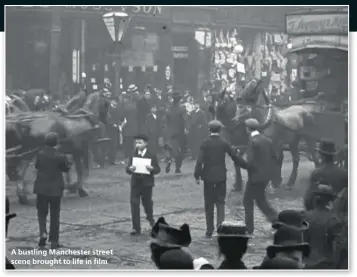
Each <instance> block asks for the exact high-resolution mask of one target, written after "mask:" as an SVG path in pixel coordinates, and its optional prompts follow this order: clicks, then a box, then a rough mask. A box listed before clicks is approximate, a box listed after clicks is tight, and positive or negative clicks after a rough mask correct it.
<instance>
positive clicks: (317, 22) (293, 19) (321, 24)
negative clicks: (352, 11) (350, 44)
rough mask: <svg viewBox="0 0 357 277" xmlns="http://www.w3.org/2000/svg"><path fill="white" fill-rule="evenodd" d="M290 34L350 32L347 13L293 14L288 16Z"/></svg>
mask: <svg viewBox="0 0 357 277" xmlns="http://www.w3.org/2000/svg"><path fill="white" fill-rule="evenodd" d="M286 32H287V34H288V35H308V34H325V35H326V34H331V35H338V34H339V35H346V36H347V34H348V14H347V13H325V14H291V15H287V16H286Z"/></svg>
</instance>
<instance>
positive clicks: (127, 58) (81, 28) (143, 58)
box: [6, 6, 293, 99]
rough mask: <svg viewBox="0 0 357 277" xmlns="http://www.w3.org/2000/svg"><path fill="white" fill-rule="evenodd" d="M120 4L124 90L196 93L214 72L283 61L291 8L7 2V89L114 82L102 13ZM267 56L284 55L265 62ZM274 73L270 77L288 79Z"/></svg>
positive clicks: (248, 70) (59, 90) (260, 72)
mask: <svg viewBox="0 0 357 277" xmlns="http://www.w3.org/2000/svg"><path fill="white" fill-rule="evenodd" d="M118 8H119V9H120V10H122V11H125V12H126V13H128V14H129V16H130V18H131V19H130V23H129V26H128V29H127V31H126V33H125V35H124V37H123V43H122V46H121V49H120V53H121V54H120V56H121V70H120V79H121V80H120V82H121V83H122V86H123V88H124V89H125V88H126V87H127V86H128V85H130V84H136V85H137V86H138V87H139V88H140V89H141V90H142V89H143V88H144V86H145V85H146V84H152V85H153V86H154V87H160V88H162V89H163V90H164V91H165V89H166V88H167V86H169V85H173V87H174V88H177V89H180V90H190V91H192V92H193V93H194V94H195V93H197V91H199V89H200V87H201V86H202V84H203V83H204V82H205V81H206V80H209V79H211V78H212V77H213V76H219V78H226V79H229V78H228V77H226V76H225V75H228V76H229V75H230V74H232V72H238V73H240V74H241V75H239V76H240V78H241V79H244V78H251V77H262V76H263V77H264V75H265V73H264V72H268V71H269V70H268V69H264V66H265V67H270V68H271V67H274V66H275V67H277V68H279V67H280V68H284V62H283V60H284V59H283V58H282V57H281V56H279V53H280V50H279V49H280V48H281V46H282V45H283V44H284V43H285V38H284V36H283V35H282V33H283V32H284V29H285V14H286V13H288V12H289V11H291V9H293V8H291V7H274V9H271V10H270V11H269V12H267V11H266V9H267V8H266V7H219V8H217V7H199V6H197V7H189V6H187V7H173V6H61V7H53V6H40V7H39V6H33V7H7V8H6V74H7V88H8V89H18V88H23V89H28V88H35V87H36V88H44V89H45V90H47V91H49V92H50V93H51V94H52V95H53V96H54V97H56V98H59V99H62V98H63V97H64V95H67V94H72V93H75V92H76V91H77V90H78V87H79V86H80V84H82V83H83V82H86V83H87V87H90V88H93V86H102V85H103V84H104V83H107V82H110V83H114V66H115V59H114V58H113V55H112V54H113V53H112V52H113V48H112V45H113V42H112V39H111V37H110V35H109V32H108V31H107V29H106V27H105V24H104V22H103V20H102V15H103V14H104V13H106V12H110V11H117V10H118ZM232 38H235V39H236V40H239V41H241V42H242V44H243V48H244V51H243V52H242V53H239V55H238V57H237V55H236V56H234V52H232V51H233V50H232V47H231V48H230V47H228V46H229V44H230V41H231V39H232ZM269 45H270V46H269ZM279 47H280V48H279ZM267 56H269V57H271V56H274V57H277V58H275V59H272V60H278V61H279V62H270V64H269V63H268V64H266V65H265V63H267V62H266V61H267V60H268V59H267ZM232 59H233V60H237V59H239V63H238V62H236V63H234V62H232ZM274 63H275V64H274ZM277 63H278V65H276V64H277ZM238 64H239V65H238ZM242 64H243V65H244V66H242ZM281 64H283V65H281ZM232 70H233V71H232ZM270 71H271V70H270ZM270 71H269V72H270ZM281 71H283V70H282V69H281ZM83 72H84V73H86V78H85V79H84V77H83V75H82V73H83ZM267 74H268V73H267ZM275 75H276V76H275V77H274V76H269V78H275V79H279V80H280V79H281V78H283V77H281V76H280V75H279V77H277V75H278V73H277V74H275Z"/></svg>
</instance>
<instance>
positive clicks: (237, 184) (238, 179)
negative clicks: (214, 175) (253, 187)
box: [233, 165, 243, 192]
mask: <svg viewBox="0 0 357 277" xmlns="http://www.w3.org/2000/svg"><path fill="white" fill-rule="evenodd" d="M234 170H235V173H236V176H235V181H234V184H233V190H234V191H237V192H241V191H242V190H243V178H242V172H241V170H240V167H239V166H238V165H235V166H234Z"/></svg>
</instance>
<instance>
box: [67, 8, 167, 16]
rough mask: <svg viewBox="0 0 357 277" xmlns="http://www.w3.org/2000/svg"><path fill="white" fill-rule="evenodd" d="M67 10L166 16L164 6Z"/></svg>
mask: <svg viewBox="0 0 357 277" xmlns="http://www.w3.org/2000/svg"><path fill="white" fill-rule="evenodd" d="M65 7H66V8H67V9H73V10H79V11H87V12H114V11H122V12H126V13H128V14H138V15H161V16H162V15H164V10H165V9H167V7H164V6H65Z"/></svg>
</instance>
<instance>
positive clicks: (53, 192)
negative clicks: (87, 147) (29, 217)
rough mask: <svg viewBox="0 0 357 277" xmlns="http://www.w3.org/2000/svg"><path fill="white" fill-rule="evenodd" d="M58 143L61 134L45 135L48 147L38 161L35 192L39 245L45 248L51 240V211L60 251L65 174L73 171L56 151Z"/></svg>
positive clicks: (53, 237)
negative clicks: (48, 226)
mask: <svg viewBox="0 0 357 277" xmlns="http://www.w3.org/2000/svg"><path fill="white" fill-rule="evenodd" d="M57 143H58V135H57V133H54V132H51V133H48V134H46V136H45V148H44V149H43V150H41V151H40V152H39V153H38V155H37V159H36V165H35V167H36V169H37V175H36V180H35V184H34V193H35V194H36V195H37V198H36V207H37V216H38V223H39V229H40V240H39V246H40V247H44V246H45V245H46V241H47V228H46V221H47V215H48V209H50V212H51V213H50V233H49V238H48V239H49V241H50V242H51V248H53V249H54V248H58V247H60V245H59V242H58V241H59V227H60V211H61V198H62V196H63V190H64V181H63V176H62V173H63V172H68V171H69V169H70V166H69V163H68V161H67V158H66V156H65V155H63V154H61V153H59V152H58V151H57V149H56V146H57Z"/></svg>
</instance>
